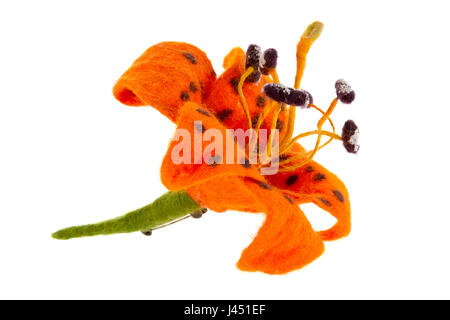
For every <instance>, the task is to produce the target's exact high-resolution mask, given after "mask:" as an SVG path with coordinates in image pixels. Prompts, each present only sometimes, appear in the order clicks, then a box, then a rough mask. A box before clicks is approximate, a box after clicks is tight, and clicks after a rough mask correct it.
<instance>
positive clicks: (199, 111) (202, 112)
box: [197, 108, 211, 117]
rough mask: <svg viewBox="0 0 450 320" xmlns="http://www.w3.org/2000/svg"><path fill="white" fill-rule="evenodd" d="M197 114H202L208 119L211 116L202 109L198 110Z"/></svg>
mask: <svg viewBox="0 0 450 320" xmlns="http://www.w3.org/2000/svg"><path fill="white" fill-rule="evenodd" d="M197 112H198V113H201V114H202V115H204V116H207V117H210V116H211V115H210V114H209V112H208V111H206V110H203V109H200V108H198V109H197Z"/></svg>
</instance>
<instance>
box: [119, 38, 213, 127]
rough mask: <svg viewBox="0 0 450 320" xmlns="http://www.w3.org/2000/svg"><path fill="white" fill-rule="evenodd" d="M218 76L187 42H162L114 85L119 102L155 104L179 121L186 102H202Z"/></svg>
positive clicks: (143, 55) (163, 112)
mask: <svg viewBox="0 0 450 320" xmlns="http://www.w3.org/2000/svg"><path fill="white" fill-rule="evenodd" d="M215 78H216V75H215V73H214V70H213V68H212V65H211V62H210V61H209V59H208V57H207V56H206V54H205V53H204V52H203V51H201V50H200V49H198V48H197V47H195V46H193V45H190V44H188V43H183V42H161V43H159V44H156V45H154V46H152V47H150V48H149V49H147V51H145V52H144V54H142V55H141V56H140V57H139V58H138V59H137V60H136V61H135V62H134V63H133V64H132V65H131V67H130V68H129V69H128V70H127V71H126V72H125V73H124V74H123V75H122V76H121V78H120V79H119V80H118V81H117V83H116V85H115V86H114V89H113V93H114V96H115V97H116V99H117V100H119V101H120V102H122V103H124V104H126V105H129V106H147V105H151V106H153V107H155V108H156V109H157V110H159V111H160V112H161V113H162V114H164V115H165V116H167V117H168V118H169V119H170V120H172V121H175V120H176V117H177V113H178V109H179V108H180V107H181V105H183V104H184V103H185V102H186V101H193V102H197V103H201V101H202V98H203V97H204V96H206V94H207V93H208V92H209V90H210V88H211V85H212V83H213V82H214V80H215Z"/></svg>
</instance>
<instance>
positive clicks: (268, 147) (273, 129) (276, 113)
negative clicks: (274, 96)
mask: <svg viewBox="0 0 450 320" xmlns="http://www.w3.org/2000/svg"><path fill="white" fill-rule="evenodd" d="M281 106H282V104H279V105H278V107H277V108H276V109H275V111H274V113H273V118H272V125H271V127H270V136H269V144H268V145H267V155H268V156H269V157H270V156H271V154H272V143H273V135H274V133H275V128H276V126H277V120H278V114H279V113H280V110H281Z"/></svg>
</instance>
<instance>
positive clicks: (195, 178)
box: [161, 102, 260, 190]
mask: <svg viewBox="0 0 450 320" xmlns="http://www.w3.org/2000/svg"><path fill="white" fill-rule="evenodd" d="M210 129H214V130H217V132H218V133H219V134H220V135H221V137H223V139H226V138H225V137H227V136H228V139H229V143H226V141H223V140H222V139H221V141H222V142H223V143H222V146H218V148H217V149H216V150H215V152H214V154H211V155H212V156H213V157H214V158H215V159H212V157H211V158H210V159H207V158H205V157H203V155H204V153H205V151H206V148H209V147H210V145H211V144H212V143H213V142H214V141H215V139H212V142H208V141H206V142H205V141H204V142H203V143H202V144H201V145H199V144H196V137H197V139H200V140H203V138H204V136H205V135H207V134H208V131H206V130H210ZM183 131H184V132H187V133H188V135H187V137H188V139H189V140H188V143H189V144H190V148H189V149H188V150H187V152H188V153H189V154H188V155H187V159H186V160H187V161H174V155H175V156H177V155H178V154H180V155H183V156H185V154H184V150H182V152H180V151H179V146H180V144H181V142H183V139H184V138H180V139H179V141H178V140H175V139H173V140H172V142H171V143H170V145H169V149H168V151H167V153H166V156H165V157H164V160H163V163H162V167H161V181H162V183H163V184H164V185H165V186H166V187H167V188H168V189H169V190H179V189H186V188H187V187H191V186H194V185H197V184H200V183H202V182H204V181H206V180H208V179H210V178H212V177H215V178H216V177H219V176H248V177H255V178H258V177H260V174H259V170H258V169H257V168H256V167H254V166H249V165H245V163H242V164H240V163H238V160H241V159H244V158H245V153H244V152H243V150H242V149H241V148H240V147H238V145H237V144H236V143H235V141H234V138H233V136H232V134H231V132H227V131H226V128H225V127H224V126H223V125H222V124H221V123H220V122H219V121H218V120H217V119H216V118H215V116H214V115H213V114H212V113H210V112H209V111H208V110H207V109H205V108H204V107H201V106H199V105H198V104H195V103H192V102H188V103H186V104H185V105H183V107H182V108H181V110H180V112H179V117H178V121H177V132H176V134H175V136H176V137H177V136H178V134H179V133H180V132H183ZM194 150H195V151H194ZM195 153H198V154H199V159H198V160H200V163H197V164H196V163H195V160H196V158H195ZM231 155H233V157H231ZM238 157H239V159H238ZM227 158H230V160H229V161H227ZM211 160H216V161H215V162H213V161H211ZM176 162H181V163H178V164H177V163H176ZM186 162H187V163H186ZM217 162H219V164H217ZM226 162H228V163H226Z"/></svg>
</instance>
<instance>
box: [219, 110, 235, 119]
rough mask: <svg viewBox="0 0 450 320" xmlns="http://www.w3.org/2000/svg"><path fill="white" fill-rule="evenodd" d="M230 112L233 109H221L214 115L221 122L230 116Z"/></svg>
mask: <svg viewBox="0 0 450 320" xmlns="http://www.w3.org/2000/svg"><path fill="white" fill-rule="evenodd" d="M232 113H233V110H231V109H223V110H220V111H219V112H217V113H216V117H217V119H219V120H220V121H221V122H224V121H225V120H227V119H228V118H229V117H230V116H231V114H232Z"/></svg>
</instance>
